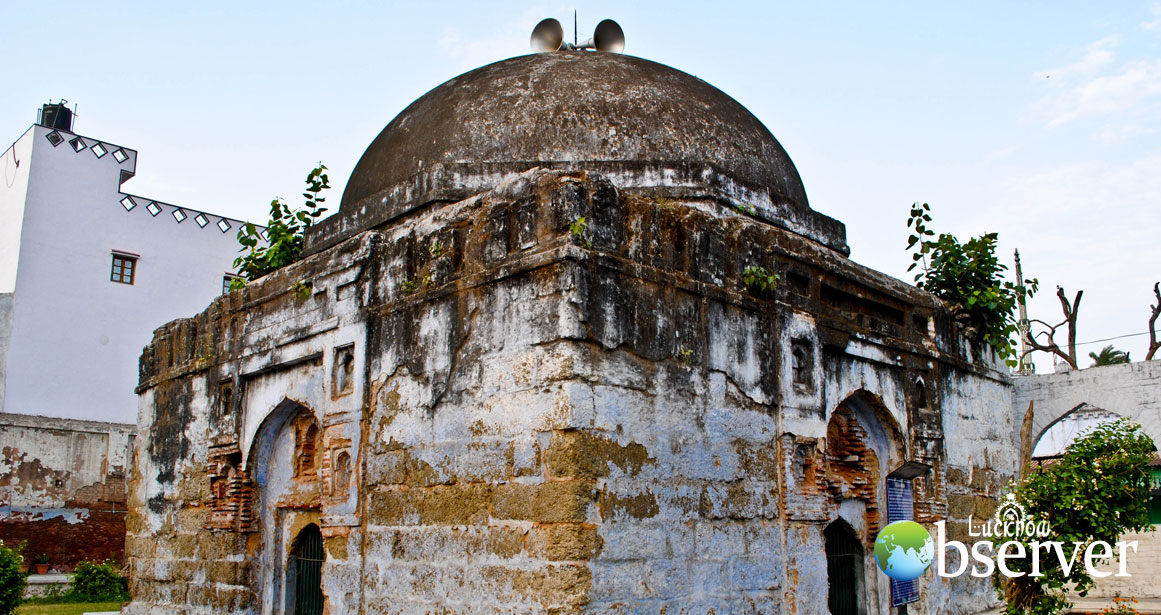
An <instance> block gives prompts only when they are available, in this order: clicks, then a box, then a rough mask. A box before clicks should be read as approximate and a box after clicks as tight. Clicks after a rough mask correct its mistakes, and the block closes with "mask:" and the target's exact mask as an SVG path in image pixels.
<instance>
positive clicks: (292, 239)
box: [230, 162, 331, 290]
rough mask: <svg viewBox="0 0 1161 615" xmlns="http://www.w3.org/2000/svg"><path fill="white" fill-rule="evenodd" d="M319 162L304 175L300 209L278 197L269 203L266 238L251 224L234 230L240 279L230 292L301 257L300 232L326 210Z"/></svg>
mask: <svg viewBox="0 0 1161 615" xmlns="http://www.w3.org/2000/svg"><path fill="white" fill-rule="evenodd" d="M326 171H327V168H326V166H324V165H323V164H322V163H321V162H320V163H319V164H318V166H317V167H315V168H313V169H311V171H310V173H308V174H307V176H306V191H305V192H303V193H302V196H303V197H304V198H305V199H306V202H305V203H304V204H303V206H302V207H301V208H300V209H291V208H290V206H289V205H287V204H286V202H285V201H283V200H282V199H281V198H277V199H274V200H273V201H270V220H269V222H267V224H266V231H265V232H266V238H265V239H264V238H263V236H262V231H260V230H259V227H258V226H257V225H255V224H254V223H252V222H247V223H246V224H243V225H242V228H240V229H238V243H240V244H242V248H241V250H239V251H240V252H246V254H243V255H242V256H239V257H238V258H236V259H234V267H235V268H237V270H238V274H239V275H240V276H242V277H238V278H234V279H233V280H231V281H230V290H237V289H239V288H242V287H243V286H245V285H246V282H247V281H249V280H256V279H258V278H260V277H262V276H264V275H266V274H268V273H270V272H272V271H275V270H276V269H279V268H282V267H285V266H287V265H289V264H291V263H293V262H295V261H297V260H298V259H299V258H301V257H302V246H303V233H304V232H305V231H306V229H308V228H310V227H311V226H313V225H314V223H315V222H316V221H317V220H318V218H319V217H320V216H322V214H323V212H325V211H326V208H325V207H323V206H322V203H323V202H324V201H326V198H325V197H323V196H322V191H323V190H329V189H330V187H331V185H330V178H329V177H327V173H326Z"/></svg>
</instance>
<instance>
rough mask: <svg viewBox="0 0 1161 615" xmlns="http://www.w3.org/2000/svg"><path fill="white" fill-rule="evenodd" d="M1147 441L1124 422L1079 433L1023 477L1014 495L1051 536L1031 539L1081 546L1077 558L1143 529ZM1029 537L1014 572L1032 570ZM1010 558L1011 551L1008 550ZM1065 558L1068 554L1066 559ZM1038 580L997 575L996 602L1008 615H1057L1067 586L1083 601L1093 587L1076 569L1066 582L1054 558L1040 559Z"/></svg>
mask: <svg viewBox="0 0 1161 615" xmlns="http://www.w3.org/2000/svg"><path fill="white" fill-rule="evenodd" d="M1152 456H1153V441H1152V440H1150V439H1149V437H1148V436H1146V435H1145V434H1144V433H1142V431H1141V427H1140V425H1137V424H1135V423H1133V422H1131V421H1129V420H1128V419H1117V420H1115V421H1110V422H1108V423H1102V424H1100V425H1097V426H1096V427H1094V428H1093V429H1091V430H1090V431H1088V432H1087V433H1084V434H1082V435H1081V436H1080V437H1078V438H1077V439H1075V440H1073V441H1072V443H1070V444H1069V445H1068V447H1067V448H1066V449H1065V451H1064V455H1063V456H1062V457H1061V458H1060V459H1059V460H1057V462H1056V463H1054V464H1052V465H1048V466H1045V467H1042V468H1039V469H1037V470H1033V471H1031V472H1030V473H1029V475H1028V476H1027V478H1025V479H1024V480H1023V481H1022V482H1020V483H1019V484H1018V485H1017V487H1016V489H1015V491H1014V493H1015V495H1016V501H1018V502H1019V503H1020V504H1021V505H1023V506H1024V508H1025V510H1026V511H1027V514H1028V516H1029V517H1030V518H1033V519H1036V520H1046V521H1048V523H1049V524H1050V526H1051V531H1052V536H1051V537H1049V538H1040V539H1037V540H1041V541H1046V540H1053V541H1061V542H1063V543H1064V545H1065V546H1064V548H1065V549H1066V552H1067V553H1071V552H1072V549H1073V543H1074V542H1078V543H1080V547H1079V549H1080V553H1082V554H1083V553H1084V549H1085V548H1087V547H1088V545H1090V544H1092V543H1093V542H1096V541H1104V542H1107V543H1109V544H1112V543H1115V542H1116V541H1117V539H1118V538H1119V537H1120V535H1121V534H1123V533H1125V532H1135V531H1142V530H1145V529H1148V528H1149V527H1150V525H1149V514H1148V505H1147V502H1148V494H1149V478H1150V472H1149V467H1148V463H1149V460H1150V459H1151V458H1152ZM1032 540H1033V539H1031V538H1029V539H1027V540H1025V541H1022V542H1024V553H1025V554H1026V557H1024V558H1020V559H1010V560H1008V562H1009V566H1008V567H1009V568H1010V569H1011V570H1013V571H1015V572H1025V573H1027V572H1029V571H1030V570H1031V569H1032V557H1031V551H1032V547H1031V543H1032ZM1009 553H1011V551H1010V550H1009ZM1066 557H1067V555H1066ZM1040 571H1041V572H1042V573H1043V576H1040V577H1032V576H1029V575H1027V574H1026V575H1025V576H1021V577H1015V578H1009V577H1003V576H997V577H996V580H997V584H998V589H999V592H1000V597H1001V599H1003V600H1004V601H1005V603H1006V606H1005V611H1004V612H1005V613H1007V614H1008V615H1056V614H1058V613H1063V612H1065V610H1067V609H1068V608H1069V607H1070V606H1071V604H1070V603H1069V601H1068V599H1067V598H1066V597H1065V591H1066V589H1067V588H1068V587H1070V586H1071V587H1073V588H1074V589H1075V590H1076V591H1077V592H1079V593H1080V595H1082V596H1083V595H1086V594H1087V592H1088V590H1089V588H1091V587H1092V585H1093V579H1092V577H1090V576H1089V575H1088V574H1087V573H1086V571H1085V570H1084V567H1083V566H1074V567H1073V568H1072V571H1071V574H1069V575H1068V576H1066V575H1065V574H1064V571H1063V570H1062V569H1061V567H1060V563H1059V561H1058V559H1057V558H1056V557H1054V556H1051V557H1041V558H1040Z"/></svg>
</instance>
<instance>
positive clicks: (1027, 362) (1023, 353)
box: [1016, 250, 1036, 374]
mask: <svg viewBox="0 0 1161 615" xmlns="http://www.w3.org/2000/svg"><path fill="white" fill-rule="evenodd" d="M1016 286H1017V287H1019V289H1020V291H1019V292H1020V294H1019V295H1018V296H1017V298H1016V301H1017V303H1018V304H1019V306H1020V322H1019V323H1018V324H1017V325H1016V328H1017V329H1018V330H1019V331H1020V365H1019V373H1021V374H1032V373H1035V372H1036V366H1035V365H1034V364H1033V363H1032V357H1031V356H1030V352H1029V350H1028V346H1029V344H1028V336H1029V334H1030V333H1031V328H1032V327H1031V324H1030V323H1029V322H1028V306H1027V304H1026V303H1025V301H1024V272H1023V271H1021V270H1020V251H1019V250H1016Z"/></svg>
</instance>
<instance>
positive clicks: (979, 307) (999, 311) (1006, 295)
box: [907, 203, 1039, 367]
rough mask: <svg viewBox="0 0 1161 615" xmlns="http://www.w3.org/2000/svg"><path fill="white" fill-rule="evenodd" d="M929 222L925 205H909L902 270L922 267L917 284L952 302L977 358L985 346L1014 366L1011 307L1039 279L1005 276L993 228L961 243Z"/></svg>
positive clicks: (1033, 288) (1030, 292)
mask: <svg viewBox="0 0 1161 615" xmlns="http://www.w3.org/2000/svg"><path fill="white" fill-rule="evenodd" d="M930 222H931V206H930V205H928V204H927V203H923V204H922V205H920V204H919V203H916V204H914V205H912V206H911V215H910V217H908V218H907V228H909V229H912V234H911V235H910V236H909V237H908V238H907V249H908V250H913V253H912V255H911V260H912V263H911V266H910V267H909V268H908V269H907V270H908V271H911V270H913V269H915V268H916V267H920V266H922V271H920V272H919V273H917V274H916V275H915V282H916V285H917V286H918V287H919V288H923V289H925V290H927V291H930V292H931V293H933V294H934V295H935V296H937V297H939V298H940V299H943V300H944V301H946V302H947V303H949V304H950V305H951V307H952V310H953V312H954V316H955V320H956V322H958V323H960V324H961V325H962V326H963V327H964V333H965V335H967V337H968V339H970V340H971V341H972V349H973V351H974V352H975V354H976V358H979V356H980V353H981V352H982V350H983V346H984V345H987V346H990V347H991V348H992V349H993V350H995V351H996V354H998V355H999V356H1000V358H1002V359H1004V361H1005V362H1006V363H1007V364H1008V365H1009V366H1012V367H1015V365H1016V361H1015V359H1014V357H1015V356H1016V351H1015V349H1014V348H1013V346H1012V335H1013V334H1015V333H1016V332H1017V324H1018V323H1017V321H1016V318H1015V316H1014V315H1013V311H1014V310H1015V309H1016V304H1017V301H1018V300H1019V299H1020V297H1021V296H1023V297H1024V298H1028V297H1031V296H1032V295H1033V293H1035V292H1036V288H1037V286H1038V284H1039V282H1038V281H1037V280H1036V279H1035V278H1032V279H1027V280H1024V281H1023V283H1022V284H1019V285H1017V284H1013V283H1012V282H1008V281H1006V280H1004V277H1003V276H1004V272H1005V271H1007V269H1008V266H1007V265H1004V264H1003V263H1001V262H1000V261H999V259H997V258H996V238H997V235H996V233H987V234H985V235H983V236H981V237H972V238H971V239H969V240H968V241H967V242H966V243H961V242H960V240H959V239H958V238H956V237H955V236H954V235H951V234H949V233H941V234H939V236H936V234H935V231H932V230H931V229H930V228H928V226H927V225H928V223H930Z"/></svg>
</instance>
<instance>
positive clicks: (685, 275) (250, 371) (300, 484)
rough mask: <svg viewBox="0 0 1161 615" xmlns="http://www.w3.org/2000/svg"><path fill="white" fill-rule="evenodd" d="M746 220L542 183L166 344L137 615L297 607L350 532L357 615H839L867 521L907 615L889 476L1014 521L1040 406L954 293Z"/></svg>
mask: <svg viewBox="0 0 1161 615" xmlns="http://www.w3.org/2000/svg"><path fill="white" fill-rule="evenodd" d="M731 205H734V206H735V207H731ZM744 211H745V208H744V207H743V206H742V204H731V203H728V202H725V203H723V202H719V201H714V200H704V201H688V200H683V201H680V202H678V201H674V200H671V199H668V198H664V197H663V195H658V196H648V195H640V194H638V195H625V194H621V193H619V192H618V191H617V189H616V187H615V186H613V185H612V184H610V183H609V182H608V181H607V180H605V179H603V178H601V177H600V176H596V175H588V174H585V173H562V172H539V171H533V172H529V173H526V174H524V175H522V176H520V177H518V178H516V179H515V180H512V181H509V182H506V183H505V184H503V185H501V186H499V187H497V188H496V189H494V190H492V191H490V192H488V193H485V194H483V195H480V196H478V197H474V198H471V199H468V200H465V201H462V202H459V203H454V204H443V205H438V206H432V207H429V208H428V209H425V210H422V211H419V212H413V213H412V214H409V215H408V217H406V218H404V219H401V220H397V221H396V222H395V224H394V225H393V226H391V227H389V228H384V229H381V230H379V231H371V232H366V233H363V234H362V235H359V236H357V237H355V238H353V239H351V240H348V241H347V242H345V243H342V244H339V245H338V246H336V247H335V248H332V249H330V250H327V251H324V252H321V253H319V254H317V255H314V256H312V257H310V258H309V259H307V260H305V261H303V262H301V263H298V264H296V265H293V266H291V267H289V268H286V269H284V270H281V271H279V272H277V273H275V274H273V275H271V276H268V277H267V278H264V279H263V280H261V281H259V282H257V283H253V284H252V285H251V286H250V287H249V288H247V289H246V290H245V291H243V292H240V293H232V294H231V295H229V296H227V297H224V298H221V299H219V300H217V301H215V302H214V304H213V305H212V306H211V307H210V308H209V309H208V310H207V311H206V312H203V313H202V314H200V315H198V316H197V317H196V318H194V319H190V320H185V321H177V322H175V323H171V324H170V325H167V326H166V327H165V328H163V329H160V330H159V331H158V333H157V335H156V337H155V339H154V342H153V344H151V345H150V346H149V347H148V348H147V349H146V352H145V354H144V355H143V357H142V379H141V388H140V391H141V406H140V407H141V415H140V424H139V429H140V430H141V433H142V434H143V435H144V437H143V441H142V444H141V447H140V450H139V452H138V463H137V464H136V466H135V472H134V475H133V488H132V496H131V507H132V509H133V514H132V516H131V517H130V523H129V532H130V539H129V552H130V558H131V562H132V566H131V578H132V583H131V591H132V593H133V597H134V603H133V605H132V606H130V607H129V612H131V613H146V612H149V613H165V612H173V613H209V612H214V613H223V612H235V613H277V612H288V610H287V609H286V600H288V595H289V594H288V592H289V589H290V587H291V586H292V585H293V584H292V583H291V578H290V577H289V576H288V575H287V574H286V573H285V568H286V565H287V563H288V558H289V557H290V554H291V553H292V552H293V548H294V547H293V543H294V540H295V537H296V536H297V535H298V532H299V531H300V530H301V529H302V528H304V527H306V526H307V525H309V524H318V525H319V526H321V528H322V533H323V537H324V544H325V547H326V554H327V557H326V562H325V564H324V565H323V580H322V588H323V592H324V593H325V595H326V597H327V601H328V609H329V612H330V613H348V612H366V613H372V612H375V613H427V612H506V613H545V612H548V613H566V612H580V611H582V610H583V611H591V612H602V613H603V612H610V613H611V612H617V613H629V612H632V613H646V612H649V613H657V612H667V613H668V612H691V613H692V612H698V613H702V612H710V611H711V610H712V612H715V613H719V614H720V613H737V612H785V613H801V614H810V613H820V614H821V613H825V612H827V609H826V594H827V564H826V557H825V551H824V548H823V542H822V532H823V529H824V528H825V527H826V526H827V525H828V524H829V523H831V522H833V521H835V520H836V519H840V518H841V519H844V520H845V521H846V522H847V523H848V524H849V525H850V526H851V527H852V528H853V530H854V532H855V533H856V535H857V536H858V539H859V540H860V541H861V543H862V545H863V547H864V552H865V554H866V555H865V557H864V558H863V561H862V563H861V564H862V569H863V571H864V574H863V576H862V577H861V579H860V582H861V584H862V586H863V589H862V591H863V593H864V596H865V599H866V601H867V602H868V603H869V605H870V609H871V612H877V613H886V612H887V610H888V606H889V596H888V592H887V587H886V583H885V579H884V578H883V577H882V575H880V574H879V573H878V571H877V569H876V568H875V567H874V561H873V557H872V556H871V555H870V553H871V549H870V544H871V541H872V540H873V538H874V535H875V532H876V531H877V530H878V528H879V527H881V526H882V525H883V524H885V521H886V505H885V502H884V495H883V492H882V491H883V480H884V478H885V477H886V475H887V474H888V473H889V472H890V471H892V470H894V469H895V468H897V467H899V466H900V465H902V464H903V463H904V462H907V461H920V462H923V463H927V464H929V465H931V466H933V467H934V471H933V472H932V473H931V474H929V475H927V476H926V477H924V478H920V479H916V481H917V484H916V500H917V501H916V510H915V512H916V515H917V518H918V519H919V520H921V521H924V522H930V521H932V520H936V519H942V518H944V517H945V516H946V515H952V517H953V518H954V519H958V518H959V515H960V514H961V513H962V511H960V510H959V509H956V510H955V511H949V510H946V508H945V506H944V505H943V502H945V501H946V500H947V498H948V496H949V495H955V496H956V497H959V498H962V499H961V500H957V501H959V502H962V503H967V504H969V505H970V506H973V507H974V506H980V507H986V506H987V505H988V502H991V500H990V498H991V497H994V496H995V494H996V489H997V488H998V485H999V484H1000V483H1002V482H1003V481H1005V480H1007V479H1008V478H1009V477H1010V476H1011V475H1012V473H1014V472H1015V468H1016V466H1015V463H1014V457H1013V455H1012V453H1011V450H1012V449H1013V448H1014V442H1015V440H1014V436H1013V435H1012V434H1013V433H1014V432H1012V431H1004V429H1005V423H1006V422H1007V423H1010V422H1011V400H1010V397H1009V393H1008V391H1009V389H1008V388H1007V386H1006V385H1005V383H1004V381H1003V380H1002V377H1000V376H999V375H998V373H997V372H995V371H993V370H992V369H991V368H989V367H986V366H984V367H981V366H977V365H973V364H972V363H971V362H969V361H967V360H966V359H965V358H964V356H965V353H966V352H967V351H966V349H964V348H962V347H961V345H960V344H959V341H958V339H957V337H956V336H955V335H954V333H953V332H952V330H951V325H950V323H949V320H948V318H947V316H946V314H945V313H944V312H943V311H942V309H941V307H940V306H939V305H938V304H937V303H936V302H935V301H934V300H933V299H932V298H931V297H930V296H928V295H926V294H924V293H921V292H919V291H916V290H915V289H913V288H911V287H909V286H907V285H905V284H903V283H901V282H898V281H896V280H892V279H890V278H887V277H885V276H882V275H880V274H877V273H875V272H872V271H870V270H867V269H865V268H862V267H859V266H858V265H855V264H853V263H851V262H850V261H849V260H847V259H846V258H845V257H843V256H842V255H841V254H839V253H837V252H834V251H833V250H830V249H828V248H825V247H822V246H820V245H818V244H816V243H813V242H811V241H809V240H806V239H803V238H802V237H800V236H797V235H794V234H793V233H790V232H788V231H785V230H781V229H778V228H775V227H772V226H770V225H767V224H764V223H762V222H759V221H756V220H754V219H752V218H750V217H748V216H747V215H745V213H744ZM582 219H583V221H582ZM749 266H763V267H766V268H768V269H770V270H772V271H776V272H778V273H779V274H780V275H781V277H782V282H781V284H780V285H779V287H778V288H777V289H776V290H775V291H765V292H763V291H758V290H754V289H749V288H747V287H746V285H745V284H744V283H743V272H744V270H745V269H746V267H749ZM313 425H317V429H314V430H312V426H313ZM952 436H954V438H953V437H952ZM344 454H349V455H350V457H349V459H353V460H354V462H353V463H352V465H351V466H349V467H348V466H345V465H344V463H345V462H344V461H343V459H346V458H344V457H343V455H344ZM303 460H306V461H303ZM923 595H924V600H923V601H922V602H921V603H919V604H917V605H913V606H912V608H911V612H913V613H971V612H977V611H979V610H982V609H983V608H985V607H986V606H988V604H990V603H993V602H994V598H992V597H990V589H989V588H988V586H987V584H986V582H980V581H979V580H977V579H964V580H962V581H957V583H955V584H945V583H944V582H943V581H942V580H939V579H936V578H932V577H929V578H928V579H927V580H926V581H925V582H924V588H923ZM360 609H361V611H360Z"/></svg>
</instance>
